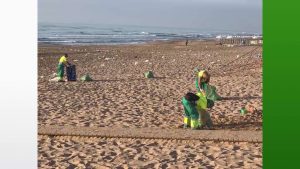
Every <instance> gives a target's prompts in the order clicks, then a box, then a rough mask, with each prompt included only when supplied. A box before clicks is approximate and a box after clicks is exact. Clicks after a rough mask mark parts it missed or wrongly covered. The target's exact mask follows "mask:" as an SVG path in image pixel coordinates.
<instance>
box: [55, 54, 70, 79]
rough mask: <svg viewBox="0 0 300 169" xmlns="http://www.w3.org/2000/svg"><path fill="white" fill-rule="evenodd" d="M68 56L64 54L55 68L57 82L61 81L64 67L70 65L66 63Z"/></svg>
mask: <svg viewBox="0 0 300 169" xmlns="http://www.w3.org/2000/svg"><path fill="white" fill-rule="evenodd" d="M67 58H68V54H64V55H63V56H61V57H60V58H59V62H58V66H57V76H58V78H59V81H63V77H64V72H65V70H64V69H65V66H70V65H71V64H70V63H69V62H68V61H67Z"/></svg>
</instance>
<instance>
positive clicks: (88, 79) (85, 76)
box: [80, 74, 93, 82]
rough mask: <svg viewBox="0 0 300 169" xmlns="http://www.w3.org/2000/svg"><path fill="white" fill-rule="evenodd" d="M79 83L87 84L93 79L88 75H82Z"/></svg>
mask: <svg viewBox="0 0 300 169" xmlns="http://www.w3.org/2000/svg"><path fill="white" fill-rule="evenodd" d="M80 80H81V81H84V82H88V81H93V79H92V78H91V77H90V76H89V75H88V74H86V75H84V76H82V77H81V78H80Z"/></svg>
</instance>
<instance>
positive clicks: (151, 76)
mask: <svg viewBox="0 0 300 169" xmlns="http://www.w3.org/2000/svg"><path fill="white" fill-rule="evenodd" d="M144 76H145V77H146V78H154V75H153V72H152V71H148V72H146V73H144Z"/></svg>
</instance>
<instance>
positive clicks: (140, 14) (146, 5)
mask: <svg viewBox="0 0 300 169" xmlns="http://www.w3.org/2000/svg"><path fill="white" fill-rule="evenodd" d="M38 21H39V22H46V23H92V24H118V25H140V26H163V27H179V28H195V29H198V30H202V31H216V30H221V31H224V30H225V31H239V32H243V31H244V32H253V33H261V31H262V0H38Z"/></svg>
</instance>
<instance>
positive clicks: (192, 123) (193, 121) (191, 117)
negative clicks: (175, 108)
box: [182, 93, 200, 129]
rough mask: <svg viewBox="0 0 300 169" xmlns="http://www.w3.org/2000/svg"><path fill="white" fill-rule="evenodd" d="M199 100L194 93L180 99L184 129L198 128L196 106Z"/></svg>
mask: <svg viewBox="0 0 300 169" xmlns="http://www.w3.org/2000/svg"><path fill="white" fill-rule="evenodd" d="M199 99H200V98H199V96H197V95H195V94H194V93H187V94H186V95H185V96H184V97H183V98H182V104H183V107H184V119H183V121H184V128H187V127H191V128H192V129H198V128H199V113H198V110H197V104H196V102H197V101H198V100H199Z"/></svg>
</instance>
